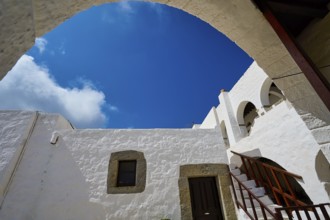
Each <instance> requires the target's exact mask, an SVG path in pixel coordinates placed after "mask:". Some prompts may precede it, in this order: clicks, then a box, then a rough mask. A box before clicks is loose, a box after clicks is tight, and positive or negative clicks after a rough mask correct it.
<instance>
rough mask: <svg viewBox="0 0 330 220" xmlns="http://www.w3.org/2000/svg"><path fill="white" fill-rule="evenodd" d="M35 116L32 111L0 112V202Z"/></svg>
mask: <svg viewBox="0 0 330 220" xmlns="http://www.w3.org/2000/svg"><path fill="white" fill-rule="evenodd" d="M35 117H36V114H35V113H34V112H21V111H2V112H0V137H1V142H0V203H1V200H2V197H3V196H4V194H5V190H6V188H7V186H8V183H9V181H10V177H11V175H12V173H13V172H14V169H15V166H16V164H17V162H18V161H19V157H20V154H21V152H22V151H23V148H24V143H25V141H26V139H27V138H28V134H29V131H30V129H31V126H32V124H33V121H34V119H35Z"/></svg>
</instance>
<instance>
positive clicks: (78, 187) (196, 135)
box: [0, 115, 227, 220]
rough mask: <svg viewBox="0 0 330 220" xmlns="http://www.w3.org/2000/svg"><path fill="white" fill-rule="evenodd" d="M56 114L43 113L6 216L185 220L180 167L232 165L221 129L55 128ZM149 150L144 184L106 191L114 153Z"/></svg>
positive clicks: (0, 215) (2, 213) (2, 215)
mask: <svg viewBox="0 0 330 220" xmlns="http://www.w3.org/2000/svg"><path fill="white" fill-rule="evenodd" d="M60 121H61V120H59V118H58V116H54V115H43V116H42V117H40V118H39V119H38V123H37V125H36V127H35V130H34V132H33V134H32V136H31V139H30V141H29V144H28V147H27V149H26V151H25V153H24V157H23V159H22V161H21V164H20V166H19V168H18V170H17V172H16V173H15V177H14V180H13V182H12V184H11V186H10V190H9V192H8V194H7V196H6V198H5V200H4V203H3V206H2V208H1V210H0V219H1V220H15V219H17V220H18V219H34V220H44V219H48V220H52V219H54V220H58V219H86V220H91V219H100V220H101V219H102V220H104V219H111V220H112V219H160V218H161V217H164V215H168V217H169V218H171V219H180V205H179V191H178V177H179V166H180V165H183V164H198V163H227V155H226V153H225V149H224V146H223V142H222V140H221V139H220V137H219V132H217V131H216V130H214V129H212V130H207V129H183V130H179V129H173V130H70V129H67V128H69V127H68V125H67V124H64V125H63V126H62V128H66V130H62V131H61V130H57V131H56V132H58V133H59V134H60V140H59V141H58V143H57V144H56V145H51V144H50V143H49V140H50V138H51V135H52V133H53V132H54V127H57V129H58V128H60V127H61V126H59V123H60ZM122 150H137V151H142V152H144V156H145V158H146V161H147V180H146V188H145V191H144V192H142V193H137V194H106V183H107V175H108V164H109V159H110V154H111V153H112V152H116V151H122Z"/></svg>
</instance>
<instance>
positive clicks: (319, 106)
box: [0, 0, 330, 141]
mask: <svg viewBox="0 0 330 220" xmlns="http://www.w3.org/2000/svg"><path fill="white" fill-rule="evenodd" d="M111 2H115V1H112V0H97V1H95V0H93V1H92V0H76V1H65V0H58V1H42V0H34V1H28V0H22V1H15V2H12V1H5V2H2V3H1V8H2V11H1V13H0V79H2V78H3V77H4V76H5V75H6V73H7V72H8V71H9V70H10V69H11V68H12V67H13V66H14V64H15V63H16V61H17V60H18V59H19V57H20V56H22V55H23V54H24V53H25V52H26V51H27V50H28V49H29V48H31V47H32V46H33V44H34V40H35V38H36V37H39V36H42V35H44V34H45V33H47V32H49V31H50V30H52V29H53V28H55V27H56V26H57V25H59V24H61V23H62V22H64V21H65V20H66V19H68V18H70V17H72V16H74V15H75V14H77V13H78V12H80V11H83V10H86V9H88V8H90V7H92V6H94V5H100V4H103V3H111ZM153 2H156V3H162V4H166V5H169V6H171V7H175V8H178V9H181V10H183V11H186V12H188V13H189V14H191V15H193V16H196V17H198V18H200V19H202V20H204V21H205V22H207V23H208V24H210V25H211V26H213V27H214V28H215V29H217V30H219V31H220V32H222V33H223V34H225V35H226V36H227V37H228V38H229V39H231V40H232V41H233V42H235V43H236V44H237V45H238V46H239V47H240V48H242V49H243V50H244V51H245V52H246V53H247V54H249V55H250V56H251V57H252V58H253V59H254V60H256V62H257V63H258V65H259V66H260V67H261V68H262V69H263V70H264V71H265V72H266V73H267V74H268V76H269V77H270V78H271V79H273V80H274V81H275V84H276V85H277V86H278V87H279V88H280V89H281V90H282V91H283V92H284V93H285V96H286V97H287V98H288V100H289V101H291V102H292V103H293V105H294V107H295V108H296V110H297V111H298V112H299V113H300V114H302V115H306V114H309V115H311V117H312V119H310V117H309V119H306V120H308V121H307V122H306V125H307V126H308V127H309V128H310V129H313V128H315V123H309V122H310V121H313V120H315V119H317V120H319V121H320V120H321V121H322V124H323V125H329V124H330V113H329V111H328V109H327V108H326V106H325V105H324V103H323V102H322V101H321V99H320V98H319V96H318V95H317V94H316V92H315V90H314V89H313V88H312V87H311V85H310V83H309V82H308V80H307V79H306V78H305V76H304V75H303V74H298V75H294V76H290V75H291V74H293V73H298V72H301V71H300V69H299V67H298V66H297V64H296V63H295V62H294V60H293V59H292V58H291V56H290V55H289V53H288V51H287V50H286V48H285V47H284V45H283V44H282V43H281V41H280V40H279V38H278V36H277V35H276V33H275V32H274V30H273V29H272V27H271V26H270V25H269V24H268V22H267V21H266V19H265V18H264V17H263V15H262V14H261V12H260V11H259V10H258V9H257V7H256V6H255V5H254V4H253V3H252V1H240V0H233V1H228V0H216V1H215V0H205V1H198V0H153ZM285 76H287V77H285ZM283 77H284V78H283ZM304 120H305V119H304ZM329 141H330V140H329Z"/></svg>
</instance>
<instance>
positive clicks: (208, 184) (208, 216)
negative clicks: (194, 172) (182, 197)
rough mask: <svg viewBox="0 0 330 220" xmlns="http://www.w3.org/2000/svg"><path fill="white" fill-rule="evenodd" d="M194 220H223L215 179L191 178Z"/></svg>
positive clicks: (190, 187)
mask: <svg viewBox="0 0 330 220" xmlns="http://www.w3.org/2000/svg"><path fill="white" fill-rule="evenodd" d="M189 189H190V197H191V208H192V212H193V219H194V220H222V219H223V217H222V212H221V207H220V202H219V197H218V195H219V193H218V189H217V185H216V182H215V178H214V177H200V178H189Z"/></svg>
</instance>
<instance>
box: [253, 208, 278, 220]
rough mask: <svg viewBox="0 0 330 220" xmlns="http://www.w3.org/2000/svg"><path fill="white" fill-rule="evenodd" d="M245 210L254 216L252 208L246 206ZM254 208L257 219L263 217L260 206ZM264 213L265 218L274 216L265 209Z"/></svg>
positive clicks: (269, 218) (270, 219)
mask: <svg viewBox="0 0 330 220" xmlns="http://www.w3.org/2000/svg"><path fill="white" fill-rule="evenodd" d="M247 210H248V212H249V213H250V214H251V215H252V216H253V217H254V214H253V209H252V208H247ZM255 210H256V213H257V217H258V219H265V218H264V215H263V214H262V210H261V208H260V207H258V208H256V209H255ZM265 214H266V217H267V220H272V219H274V217H273V216H272V215H271V214H270V213H269V212H267V211H266V210H265Z"/></svg>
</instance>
